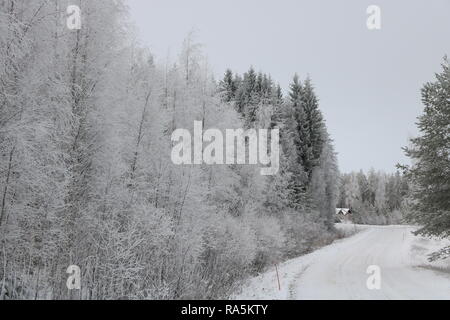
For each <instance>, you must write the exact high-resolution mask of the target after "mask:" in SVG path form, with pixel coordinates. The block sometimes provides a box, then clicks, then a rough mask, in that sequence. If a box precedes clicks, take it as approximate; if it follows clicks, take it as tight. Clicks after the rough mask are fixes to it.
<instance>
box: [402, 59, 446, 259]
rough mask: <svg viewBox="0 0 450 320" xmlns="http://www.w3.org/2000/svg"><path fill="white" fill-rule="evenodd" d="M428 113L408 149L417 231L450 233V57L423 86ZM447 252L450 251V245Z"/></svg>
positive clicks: (438, 233) (433, 233)
mask: <svg viewBox="0 0 450 320" xmlns="http://www.w3.org/2000/svg"><path fill="white" fill-rule="evenodd" d="M422 102H423V104H424V105H425V109H424V113H423V114H422V115H421V116H420V117H419V121H418V127H419V130H420V133H421V135H420V136H419V137H417V138H414V139H412V140H411V143H412V146H411V147H410V148H405V151H406V154H407V155H408V156H409V157H410V158H411V159H412V160H413V165H412V166H411V167H410V168H405V167H404V168H405V169H406V172H407V174H408V177H409V178H410V179H411V182H412V183H413V188H414V192H413V198H414V199H415V206H414V210H413V211H412V212H411V214H410V215H408V219H409V221H411V222H414V223H417V224H419V225H421V226H423V227H422V228H421V229H420V230H419V231H418V232H417V233H418V234H422V235H429V236H441V237H448V236H450V196H449V195H450V178H449V177H450V66H449V62H448V59H447V58H445V59H444V62H443V63H442V71H441V73H439V74H436V81H434V82H429V83H427V84H425V86H424V87H423V89H422ZM443 253H447V254H450V248H447V251H445V250H444V251H443Z"/></svg>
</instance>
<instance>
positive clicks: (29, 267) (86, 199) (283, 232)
mask: <svg viewBox="0 0 450 320" xmlns="http://www.w3.org/2000/svg"><path fill="white" fill-rule="evenodd" d="M80 4H81V9H82V14H83V25H82V29H80V30H76V31H70V30H68V29H67V28H66V24H65V16H64V14H65V10H66V7H64V6H61V2H60V1H58V0H51V1H48V0H42V1H36V0H20V1H17V0H5V1H1V2H0V27H1V30H2V32H0V66H1V67H0V78H1V81H0V106H1V107H0V206H1V207H0V266H1V268H0V299H12V298H14V299H72V298H74V299H79V298H81V299H118V298H123V299H189V298H198V299H211V298H219V297H226V296H227V295H228V294H229V293H230V292H231V290H233V286H234V285H235V284H236V282H237V281H238V280H240V279H243V278H245V277H247V276H248V275H249V274H251V273H254V272H258V271H261V270H263V269H264V268H265V267H267V266H273V264H274V263H276V262H279V261H281V260H282V259H285V258H287V257H292V256H295V255H298V254H302V253H305V252H309V251H311V250H313V249H314V248H316V247H317V246H321V245H323V244H326V243H328V242H329V241H331V240H332V239H333V238H334V236H335V231H334V229H333V218H334V208H335V203H336V201H337V196H338V189H337V187H338V186H337V181H338V171H337V164H336V158H335V153H334V151H333V146H332V142H331V140H330V138H329V136H328V134H327V130H326V126H325V122H324V120H323V117H322V114H321V112H320V110H319V106H318V99H317V97H316V95H315V93H314V89H313V86H312V83H311V80H309V79H306V80H305V81H304V82H301V81H300V80H299V79H298V77H295V78H294V81H293V83H292V85H291V87H290V90H289V94H288V95H287V96H286V97H283V95H282V91H281V89H280V87H279V86H277V85H275V84H274V82H273V80H272V79H270V76H267V75H262V74H257V73H255V72H254V71H253V70H252V69H251V70H250V71H249V72H248V73H246V74H244V75H243V76H242V77H241V76H237V75H236V76H235V75H233V74H232V73H231V72H227V74H226V75H225V78H224V79H223V81H221V82H220V83H216V82H215V81H214V80H213V76H212V74H211V72H210V70H208V68H207V63H206V60H205V59H204V57H203V56H202V53H201V51H200V48H199V45H198V44H197V43H196V42H195V41H193V39H192V37H188V38H187V40H186V41H185V42H184V45H183V49H182V51H181V53H180V55H179V57H178V60H177V61H176V62H175V63H172V62H169V61H168V62H166V63H163V64H156V63H155V62H154V59H153V57H152V55H151V54H150V53H149V52H147V50H145V49H142V48H139V47H138V46H137V45H136V44H135V43H134V42H133V41H132V40H131V39H133V37H132V36H130V31H129V29H130V28H128V23H127V8H126V6H125V5H124V4H123V3H122V2H121V1H110V0H98V1H87V0H81V1H80ZM194 121H202V122H203V124H204V127H205V129H207V128H218V129H226V128H229V129H234V128H243V127H246V128H250V127H254V128H273V127H279V128H280V130H281V140H282V154H281V159H280V164H281V168H280V171H279V173H278V174H277V175H275V176H272V177H264V176H261V175H260V172H259V169H260V168H258V166H244V165H233V166H206V165H200V166H176V165H173V164H172V162H171V161H170V154H171V148H172V142H171V134H172V132H173V131H174V130H175V129H176V128H186V129H188V128H192V126H193V123H194ZM71 265H77V266H79V267H80V268H81V272H82V274H81V279H82V281H81V283H82V288H81V290H68V289H67V287H66V280H67V277H68V274H66V270H67V268H68V267H69V266H71Z"/></svg>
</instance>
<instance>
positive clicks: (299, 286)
mask: <svg viewBox="0 0 450 320" xmlns="http://www.w3.org/2000/svg"><path fill="white" fill-rule="evenodd" d="M358 228H360V230H361V231H360V232H359V233H357V234H356V235H354V236H352V237H350V238H347V239H343V240H340V241H337V242H335V243H333V244H332V245H330V246H327V247H325V248H322V249H320V250H317V251H315V252H313V253H311V254H309V255H306V256H302V257H299V258H296V259H293V260H290V261H288V262H286V263H284V264H282V265H281V266H279V274H280V280H281V290H279V289H278V284H277V277H276V273H275V270H272V271H269V272H267V273H264V274H262V275H260V276H258V277H256V278H254V279H251V280H249V282H248V283H247V284H246V285H245V286H244V288H243V290H242V292H241V293H239V294H237V295H236V296H235V297H234V298H236V299H299V300H304V299H305V300H309V299H344V300H345V299H357V300H360V299H376V300H379V299H450V273H449V272H448V271H449V270H450V265H449V261H441V262H438V263H434V264H430V263H428V262H427V260H426V255H427V254H428V253H430V252H432V251H433V250H436V249H438V248H439V247H440V246H443V245H448V242H445V243H444V241H442V240H429V239H425V238H421V237H415V236H414V235H412V234H411V232H412V231H413V230H414V229H413V228H412V227H406V226H388V227H375V226H374V227H372V226H371V227H362V226H359V227H358ZM372 265H375V266H379V267H380V270H381V278H380V280H381V288H380V290H369V289H368V288H367V284H366V282H367V279H368V278H369V277H370V274H368V273H367V268H368V267H369V266H372ZM273 269H275V268H273Z"/></svg>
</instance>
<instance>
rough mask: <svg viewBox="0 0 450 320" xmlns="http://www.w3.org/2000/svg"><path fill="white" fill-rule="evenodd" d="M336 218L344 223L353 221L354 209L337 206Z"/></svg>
mask: <svg viewBox="0 0 450 320" xmlns="http://www.w3.org/2000/svg"><path fill="white" fill-rule="evenodd" d="M336 220H337V221H339V222H342V223H349V222H352V209H349V208H336Z"/></svg>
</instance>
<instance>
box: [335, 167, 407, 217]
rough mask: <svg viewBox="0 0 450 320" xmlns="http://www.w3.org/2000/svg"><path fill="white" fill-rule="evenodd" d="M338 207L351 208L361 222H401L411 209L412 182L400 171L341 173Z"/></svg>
mask: <svg viewBox="0 0 450 320" xmlns="http://www.w3.org/2000/svg"><path fill="white" fill-rule="evenodd" d="M340 181H341V182H340V189H339V202H338V207H340V208H350V209H352V212H353V214H352V221H353V222H354V223H359V224H371V225H377V224H378V225H385V224H400V223H403V222H404V216H405V214H406V213H407V211H408V210H409V209H410V208H409V207H410V202H411V201H410V199H409V189H410V188H409V183H408V180H407V178H406V177H405V176H404V175H401V174H400V173H399V172H397V173H395V174H387V173H383V172H376V171H375V170H373V169H372V170H370V171H369V173H368V174H365V173H364V172H363V171H359V172H352V173H348V174H343V175H341V179H340Z"/></svg>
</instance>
